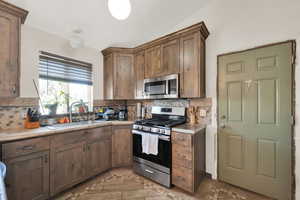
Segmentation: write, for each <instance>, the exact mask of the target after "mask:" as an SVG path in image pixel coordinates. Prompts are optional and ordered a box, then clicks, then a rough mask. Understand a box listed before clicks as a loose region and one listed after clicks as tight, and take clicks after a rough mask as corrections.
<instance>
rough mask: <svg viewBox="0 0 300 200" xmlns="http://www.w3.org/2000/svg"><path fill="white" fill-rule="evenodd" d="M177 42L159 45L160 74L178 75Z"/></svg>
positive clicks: (178, 50)
mask: <svg viewBox="0 0 300 200" xmlns="http://www.w3.org/2000/svg"><path fill="white" fill-rule="evenodd" d="M179 52H180V49H179V40H178V39H176V40H172V41H170V42H167V43H164V44H162V45H161V63H162V72H161V73H162V74H161V75H169V74H178V73H179V66H180V63H179V60H180V59H179Z"/></svg>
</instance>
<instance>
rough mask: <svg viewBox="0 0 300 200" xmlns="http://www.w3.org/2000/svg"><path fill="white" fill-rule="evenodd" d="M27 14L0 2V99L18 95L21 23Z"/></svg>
mask: <svg viewBox="0 0 300 200" xmlns="http://www.w3.org/2000/svg"><path fill="white" fill-rule="evenodd" d="M27 14H28V12H27V11H25V10H23V9H21V8H17V7H15V6H13V5H11V4H9V3H7V2H5V1H0V44H1V45H0V71H1V73H0V98H1V97H18V96H19V95H20V89H19V88H20V83H19V81H20V37H21V23H24V21H25V18H26V16H27Z"/></svg>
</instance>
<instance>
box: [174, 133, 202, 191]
mask: <svg viewBox="0 0 300 200" xmlns="http://www.w3.org/2000/svg"><path fill="white" fill-rule="evenodd" d="M204 176H205V129H202V130H200V131H199V132H197V133H195V134H188V133H178V132H172V184H173V185H175V186H177V187H179V188H181V189H183V190H185V191H188V192H191V193H194V192H196V191H197V188H198V186H199V184H200V182H201V180H202V178H203V177H204Z"/></svg>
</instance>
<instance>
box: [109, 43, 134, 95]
mask: <svg viewBox="0 0 300 200" xmlns="http://www.w3.org/2000/svg"><path fill="white" fill-rule="evenodd" d="M103 55H104V66H103V67H104V98H105V99H106V100H116V99H120V100H125V99H134V90H135V79H134V56H133V53H132V52H128V53H127V52H126V51H125V50H124V51H117V50H114V49H113V50H109V51H103Z"/></svg>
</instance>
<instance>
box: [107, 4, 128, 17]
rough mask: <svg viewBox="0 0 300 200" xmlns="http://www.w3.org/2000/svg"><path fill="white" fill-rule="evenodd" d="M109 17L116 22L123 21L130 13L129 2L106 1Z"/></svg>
mask: <svg viewBox="0 0 300 200" xmlns="http://www.w3.org/2000/svg"><path fill="white" fill-rule="evenodd" d="M108 9H109V11H110V13H111V15H112V16H113V17H114V18H116V19H118V20H125V19H127V18H128V17H129V15H130V12H131V3H130V0H108Z"/></svg>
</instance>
